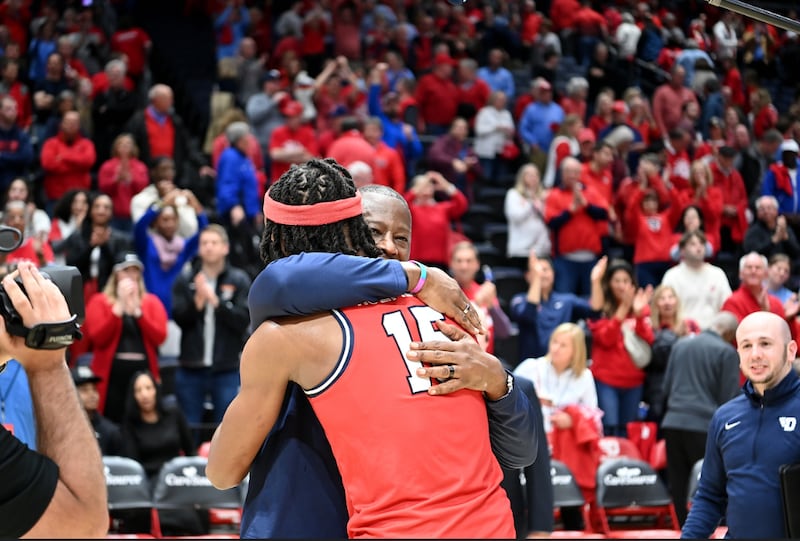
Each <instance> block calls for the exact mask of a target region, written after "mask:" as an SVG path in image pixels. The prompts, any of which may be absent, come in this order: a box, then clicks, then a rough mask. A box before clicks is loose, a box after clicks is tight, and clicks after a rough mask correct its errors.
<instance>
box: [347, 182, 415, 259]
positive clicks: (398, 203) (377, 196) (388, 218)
mask: <svg viewBox="0 0 800 541" xmlns="http://www.w3.org/2000/svg"><path fill="white" fill-rule="evenodd" d="M358 191H359V192H360V193H361V197H362V201H361V203H362V205H363V207H364V221H365V222H367V225H368V226H369V230H370V232H371V233H372V238H373V240H374V241H375V244H376V245H377V246H378V248H380V250H381V251H382V252H383V257H384V258H387V259H399V260H400V261H408V259H409V258H410V256H411V211H410V210H409V209H408V203H406V200H405V199H404V198H403V196H402V195H400V194H399V193H397V192H396V191H394V190H393V189H391V188H389V187H388V186H379V185H376V184H369V185H367V186H362V187H361V188H359V189H358Z"/></svg>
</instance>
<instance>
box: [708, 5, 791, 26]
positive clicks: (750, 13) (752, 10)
mask: <svg viewBox="0 0 800 541" xmlns="http://www.w3.org/2000/svg"><path fill="white" fill-rule="evenodd" d="M705 1H706V2H707V3H708V4H711V5H712V6H715V7H718V8H722V9H727V10H729V11H733V12H734V13H738V14H739V15H743V16H745V17H749V18H751V19H755V20H757V21H761V22H762V23H766V24H771V25H772V26H777V27H778V28H782V29H783V30H786V31H788V32H795V33H796V34H800V22H797V21H795V20H793V19H790V18H788V17H784V16H783V15H778V14H777V13H773V12H772V11H768V10H766V9H763V8H760V7H758V6H753V5H751V4H748V3H746V2H742V1H741V0H705Z"/></svg>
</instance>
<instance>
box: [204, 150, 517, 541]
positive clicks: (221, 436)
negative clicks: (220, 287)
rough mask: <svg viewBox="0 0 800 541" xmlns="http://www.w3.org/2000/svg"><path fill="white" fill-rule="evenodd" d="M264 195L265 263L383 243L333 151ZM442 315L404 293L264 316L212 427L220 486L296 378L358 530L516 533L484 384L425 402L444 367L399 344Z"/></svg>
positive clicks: (353, 529) (244, 459)
mask: <svg viewBox="0 0 800 541" xmlns="http://www.w3.org/2000/svg"><path fill="white" fill-rule="evenodd" d="M264 206H265V215H266V216H268V218H267V221H266V228H265V232H264V238H263V242H262V255H263V256H264V258H265V261H266V262H267V263H269V262H270V261H272V260H275V259H280V258H282V257H286V256H288V255H291V254H298V253H300V252H313V251H337V252H343V253H347V254H351V255H353V254H361V255H367V256H371V257H374V256H377V255H378V254H379V251H378V249H377V248H376V247H375V245H374V242H373V240H372V238H371V237H370V234H369V231H368V229H367V227H366V224H365V223H364V221H363V219H362V218H361V216H360V214H361V205H360V196H359V195H358V194H356V192H355V187H354V185H353V183H352V181H351V180H350V179H349V175H348V174H347V172H346V171H345V170H344V169H343V168H341V167H339V166H338V165H336V164H335V162H329V161H319V160H312V161H310V162H308V163H307V164H305V165H302V166H298V167H295V168H293V169H292V170H290V171H289V172H288V173H287V174H286V175H285V176H284V177H282V178H281V180H280V182H278V183H277V184H276V185H275V186H274V187H273V188H272V189H271V191H270V193H269V195H268V196H267V197H265V205H264ZM345 285H346V284H343V286H345ZM418 285H419V284H418ZM442 317H443V316H441V315H440V314H439V313H438V312H435V311H434V310H433V309H431V308H429V307H427V306H426V305H424V304H422V303H421V302H419V301H418V300H416V299H415V298H413V297H402V298H399V299H396V300H393V301H388V302H379V303H370V304H365V305H361V306H357V307H351V308H347V309H344V310H341V311H332V312H329V313H327V314H320V315H316V316H310V317H301V318H284V319H282V320H280V321H268V322H265V323H263V324H261V325H260V326H259V327H258V328H257V329H256V331H255V332H254V333H253V335H252V336H251V337H250V339H249V340H248V344H247V345H246V346H245V349H244V351H243V353H242V362H241V374H242V389H241V391H240V393H239V395H238V396H237V398H236V399H235V400H234V402H233V403H232V404H231V406H230V407H229V408H228V411H227V412H226V414H225V417H224V419H223V421H222V423H221V425H220V426H219V428H218V429H217V432H216V433H215V435H214V438H213V440H212V445H211V451H210V455H209V464H208V470H207V473H208V476H209V479H211V481H212V482H213V483H214V484H215V485H216V486H218V487H220V488H223V487H230V486H233V485H235V484H237V483H238V482H240V481H241V480H242V478H243V477H244V476H245V474H246V473H247V471H248V469H249V467H250V465H251V463H252V461H253V459H254V457H255V456H256V454H257V452H258V450H259V448H260V447H261V445H262V443H263V442H264V438H265V436H266V435H267V432H268V431H269V430H270V428H272V425H273V423H274V422H275V419H276V417H277V415H278V412H279V410H280V407H281V403H282V402H283V399H284V392H285V389H286V386H287V384H288V383H289V382H295V383H297V384H298V385H300V386H301V387H302V388H303V389H304V390H305V393H306V395H307V396H309V399H310V402H311V405H312V407H313V408H314V412H315V413H316V415H317V416H318V417H319V419H320V421H321V423H322V426H323V428H324V430H325V434H326V435H327V437H328V440H329V441H330V445H331V448H332V450H333V455H334V456H335V457H336V462H337V466H338V468H339V471H340V472H341V477H342V481H343V485H344V489H345V492H346V495H347V504H348V511H349V515H350V519H349V522H348V526H347V535H348V536H349V537H362V536H373V537H434V536H435V537H505V538H510V537H513V536H514V527H513V522H512V517H511V512H510V508H509V504H508V499H507V498H506V496H505V493H504V492H503V490H502V489H501V488H500V480H501V473H500V468H499V466H498V464H497V461H496V460H495V459H494V457H493V455H492V454H491V448H490V444H489V438H488V421H487V415H486V406H485V405H484V399H483V397H482V395H481V394H480V393H479V392H477V391H469V390H460V391H457V392H455V393H452V394H451V395H450V396H449V397H448V399H447V400H444V401H441V402H437V403H436V404H430V401H431V400H435V398H434V397H433V396H432V394H431V393H430V392H429V390H431V389H434V388H436V387H437V381H436V380H433V379H428V378H424V377H420V376H419V375H417V373H416V368H417V366H415V365H417V364H418V363H415V362H411V361H409V360H408V359H406V358H405V356H404V353H405V352H406V351H407V350H408V349H409V348H410V343H411V342H412V341H419V340H420V339H426V340H436V339H438V340H445V339H446V337H445V336H444V335H443V334H441V333H440V332H439V331H437V330H435V323H436V321H440V320H441V319H442ZM445 370H446V371H447V372H448V375H449V376H452V374H451V373H450V369H449V368H445ZM311 520H313V518H312V519H311Z"/></svg>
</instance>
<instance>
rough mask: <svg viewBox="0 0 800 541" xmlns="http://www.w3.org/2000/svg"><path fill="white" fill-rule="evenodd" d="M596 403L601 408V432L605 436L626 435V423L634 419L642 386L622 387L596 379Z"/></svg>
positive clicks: (624, 436)
mask: <svg viewBox="0 0 800 541" xmlns="http://www.w3.org/2000/svg"><path fill="white" fill-rule="evenodd" d="M594 384H595V387H596V388H597V405H598V406H600V409H601V410H603V413H604V415H603V432H604V433H605V435H606V436H620V437H623V438H627V437H628V427H627V425H628V423H629V422H631V421H635V420H636V416H637V414H638V413H639V402H641V400H642V386H641V385H639V386H638V387H632V388H630V389H622V388H620V387H613V386H611V385H607V384H605V383H601V382H599V381H597V380H595V382H594Z"/></svg>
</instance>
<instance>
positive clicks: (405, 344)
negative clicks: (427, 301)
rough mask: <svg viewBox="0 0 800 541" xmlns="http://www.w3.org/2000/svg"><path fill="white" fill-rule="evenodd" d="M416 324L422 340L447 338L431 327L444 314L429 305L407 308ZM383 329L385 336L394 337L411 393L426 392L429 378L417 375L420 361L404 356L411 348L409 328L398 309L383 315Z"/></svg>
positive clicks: (441, 318)
mask: <svg viewBox="0 0 800 541" xmlns="http://www.w3.org/2000/svg"><path fill="white" fill-rule="evenodd" d="M408 311H409V312H411V315H412V316H413V317H414V321H415V322H416V324H417V332H418V333H419V337H420V340H422V341H423V342H427V341H431V340H448V338H447V337H446V336H445V335H444V334H442V333H441V332H440V331H438V330H436V329H435V328H434V327H433V323H434V322H435V321H442V320H444V316H442V314H440V313H439V312H437V311H436V310H434V309H433V308H431V307H429V306H412V307H410V308H409V309H408ZM382 323H383V330H384V331H385V332H386V336H391V337H392V338H394V342H395V344H396V345H397V351H398V352H399V353H400V357H401V358H402V359H403V362H405V364H406V370H407V371H408V377H407V379H408V386H409V388H410V389H411V393H412V394H417V393H426V392H428V389H430V388H431V385H432V384H431V380H430V378H421V377H419V376H418V375H417V368H422V363H421V362H419V361H412V360H409V359H407V358H406V352H407V351H408V350H410V349H411V342H413V341H414V340H413V339H412V338H411V330H410V329H409V328H408V323H406V319H405V318H404V317H403V313H402V312H401V311H400V310H397V311H395V312H390V313H388V314H384V315H383V321H382Z"/></svg>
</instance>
